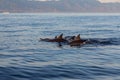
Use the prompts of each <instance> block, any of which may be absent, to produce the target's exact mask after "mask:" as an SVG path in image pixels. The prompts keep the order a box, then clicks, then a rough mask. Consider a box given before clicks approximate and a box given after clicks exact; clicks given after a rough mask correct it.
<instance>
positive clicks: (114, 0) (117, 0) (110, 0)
mask: <svg viewBox="0 0 120 80" xmlns="http://www.w3.org/2000/svg"><path fill="white" fill-rule="evenodd" d="M99 1H100V2H102V3H108V2H120V0H99Z"/></svg>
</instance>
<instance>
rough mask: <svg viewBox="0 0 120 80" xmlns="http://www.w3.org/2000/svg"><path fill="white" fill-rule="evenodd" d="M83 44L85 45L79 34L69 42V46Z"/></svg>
mask: <svg viewBox="0 0 120 80" xmlns="http://www.w3.org/2000/svg"><path fill="white" fill-rule="evenodd" d="M83 44H86V40H82V39H81V38H80V34H78V35H77V36H76V37H74V39H73V40H72V41H71V42H69V45H70V46H80V45H83Z"/></svg>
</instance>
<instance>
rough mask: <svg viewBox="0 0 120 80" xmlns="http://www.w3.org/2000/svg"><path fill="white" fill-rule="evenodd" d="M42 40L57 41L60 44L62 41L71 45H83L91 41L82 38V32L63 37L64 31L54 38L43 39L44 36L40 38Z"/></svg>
mask: <svg viewBox="0 0 120 80" xmlns="http://www.w3.org/2000/svg"><path fill="white" fill-rule="evenodd" d="M40 41H46V42H57V43H59V46H62V43H66V44H68V45H70V46H81V45H84V44H87V43H89V40H84V39H81V38H80V34H78V35H77V36H66V37H63V33H62V34H60V35H59V36H55V38H53V39H50V38H45V39H42V38H40Z"/></svg>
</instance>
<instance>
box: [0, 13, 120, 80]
mask: <svg viewBox="0 0 120 80" xmlns="http://www.w3.org/2000/svg"><path fill="white" fill-rule="evenodd" d="M61 33H64V36H74V35H77V34H81V38H83V39H89V40H91V41H93V44H86V45H83V46H80V47H70V46H69V45H66V44H65V45H63V46H62V47H59V46H58V44H57V43H48V42H43V41H40V42H39V39H40V38H54V37H55V36H56V35H59V34H61ZM119 76H120V15H114V14H113V15H95V14H93V15H89V14H87V15H84V14H70V15H67V14H62V15H61V14H9V15H4V14H0V80H21V79H22V80H101V79H102V80H119V79H120V77H119Z"/></svg>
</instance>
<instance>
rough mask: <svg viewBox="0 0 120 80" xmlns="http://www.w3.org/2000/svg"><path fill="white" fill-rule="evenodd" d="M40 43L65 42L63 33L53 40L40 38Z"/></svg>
mask: <svg viewBox="0 0 120 80" xmlns="http://www.w3.org/2000/svg"><path fill="white" fill-rule="evenodd" d="M40 40H41V41H46V42H59V43H60V42H66V40H65V39H64V38H63V33H62V34H60V35H59V36H58V37H57V36H55V38H53V39H50V38H45V39H42V38H40Z"/></svg>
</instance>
